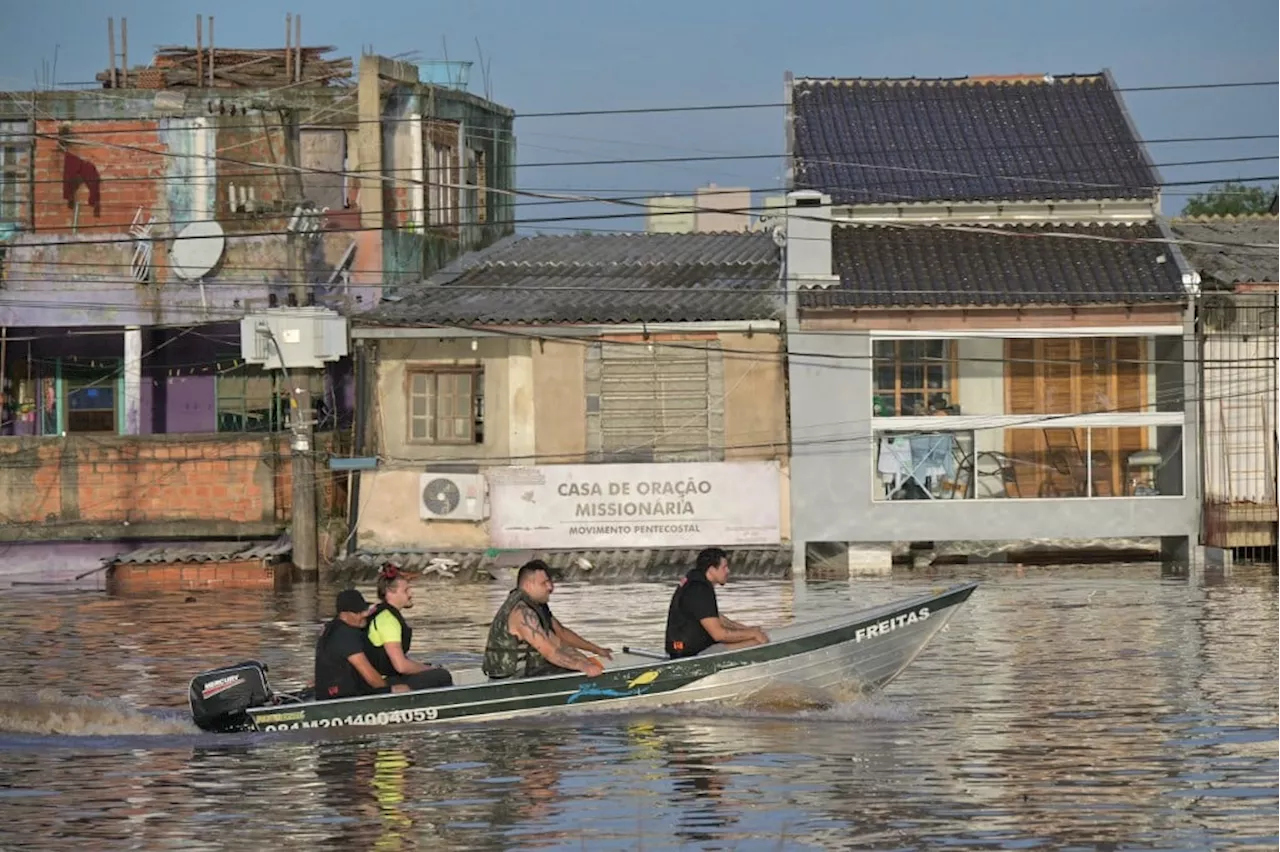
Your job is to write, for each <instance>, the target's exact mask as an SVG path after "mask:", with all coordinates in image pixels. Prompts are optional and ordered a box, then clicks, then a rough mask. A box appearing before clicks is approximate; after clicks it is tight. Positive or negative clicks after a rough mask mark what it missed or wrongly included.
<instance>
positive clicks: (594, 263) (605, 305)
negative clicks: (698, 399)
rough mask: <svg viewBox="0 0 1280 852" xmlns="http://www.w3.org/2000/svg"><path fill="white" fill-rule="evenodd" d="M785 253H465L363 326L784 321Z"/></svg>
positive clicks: (711, 244)
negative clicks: (782, 271) (781, 284)
mask: <svg viewBox="0 0 1280 852" xmlns="http://www.w3.org/2000/svg"><path fill="white" fill-rule="evenodd" d="M780 269H781V253H780V250H779V248H778V246H777V245H776V244H775V243H774V242H773V238H772V237H771V236H770V235H769V234H765V233H735V234H589V235H582V234H575V235H569V236H551V237H544V236H535V237H522V238H517V239H514V240H507V241H504V242H502V243H499V244H497V245H495V246H493V247H491V248H489V249H486V250H484V251H480V252H476V253H474V254H471V255H467V256H464V258H463V259H461V260H460V261H458V262H457V263H456V264H453V265H452V266H450V267H448V268H446V269H445V270H443V271H442V272H440V273H438V274H436V275H434V276H432V277H431V279H430V280H429V281H427V282H425V283H423V284H419V285H416V286H413V285H411V286H408V287H405V288H403V290H402V296H401V298H400V299H398V300H397V301H395V302H388V303H384V304H382V305H380V306H379V307H378V308H376V309H375V310H373V311H370V312H368V313H366V314H364V315H362V316H361V317H359V318H358V319H357V320H356V321H357V322H358V323H368V324H376V325H401V326H415V325H418V326H422V325H425V326H432V325H440V324H467V323H495V324H497V323H504V324H539V323H559V322H563V323H634V322H696V321H715V320H751V319H776V318H779V317H781V316H782V312H783V302H782V299H781V297H780V295H781V294H780V293H779V292H778V291H779V283H778V276H779V273H780Z"/></svg>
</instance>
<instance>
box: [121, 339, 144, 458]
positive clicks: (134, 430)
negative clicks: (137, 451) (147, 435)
mask: <svg viewBox="0 0 1280 852" xmlns="http://www.w3.org/2000/svg"><path fill="white" fill-rule="evenodd" d="M141 432H142V329H141V328H139V327H138V326H136V325H131V326H128V327H127V328H125V330H124V434H126V435H138V434H140V433H141Z"/></svg>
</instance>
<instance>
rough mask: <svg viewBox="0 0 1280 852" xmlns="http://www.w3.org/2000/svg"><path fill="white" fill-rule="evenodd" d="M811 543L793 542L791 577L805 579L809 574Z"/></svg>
mask: <svg viewBox="0 0 1280 852" xmlns="http://www.w3.org/2000/svg"><path fill="white" fill-rule="evenodd" d="M808 552H809V543H808V542H805V541H795V540H794V539H793V540H792V542H791V576H792V577H795V578H800V579H803V578H805V577H807V576H808V574H809V560H808Z"/></svg>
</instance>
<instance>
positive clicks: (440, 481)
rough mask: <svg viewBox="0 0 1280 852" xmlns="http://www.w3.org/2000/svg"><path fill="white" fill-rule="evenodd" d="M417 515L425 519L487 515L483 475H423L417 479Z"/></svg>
mask: <svg viewBox="0 0 1280 852" xmlns="http://www.w3.org/2000/svg"><path fill="white" fill-rule="evenodd" d="M418 514H419V517H421V518H422V520H424V521H483V520H484V519H485V518H487V517H489V493H488V488H487V485H486V482H485V478H484V474H483V473H424V474H422V475H421V477H419V479H418Z"/></svg>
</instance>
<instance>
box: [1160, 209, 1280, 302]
mask: <svg viewBox="0 0 1280 852" xmlns="http://www.w3.org/2000/svg"><path fill="white" fill-rule="evenodd" d="M1169 226H1170V228H1171V229H1172V230H1173V233H1174V234H1175V235H1177V236H1178V238H1179V239H1183V240H1194V241H1195V242H1202V243H1219V245H1196V244H1195V243H1185V244H1183V245H1182V246H1181V248H1182V253H1183V254H1184V255H1185V256H1186V258H1187V262H1188V263H1190V264H1191V265H1192V266H1193V267H1194V268H1195V270H1196V271H1197V272H1199V273H1200V277H1201V279H1203V283H1204V284H1218V285H1226V286H1229V285H1232V284H1263V283H1268V284H1273V283H1277V282H1280V251H1277V249H1276V248H1275V246H1276V244H1277V243H1278V242H1280V218H1278V217H1276V216H1270V215H1267V216H1197V217H1194V218H1186V219H1173V220H1171V221H1170V223H1169ZM1259 244H1261V245H1265V246H1269V247H1268V248H1256V247H1255V246H1257V245H1259Z"/></svg>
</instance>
